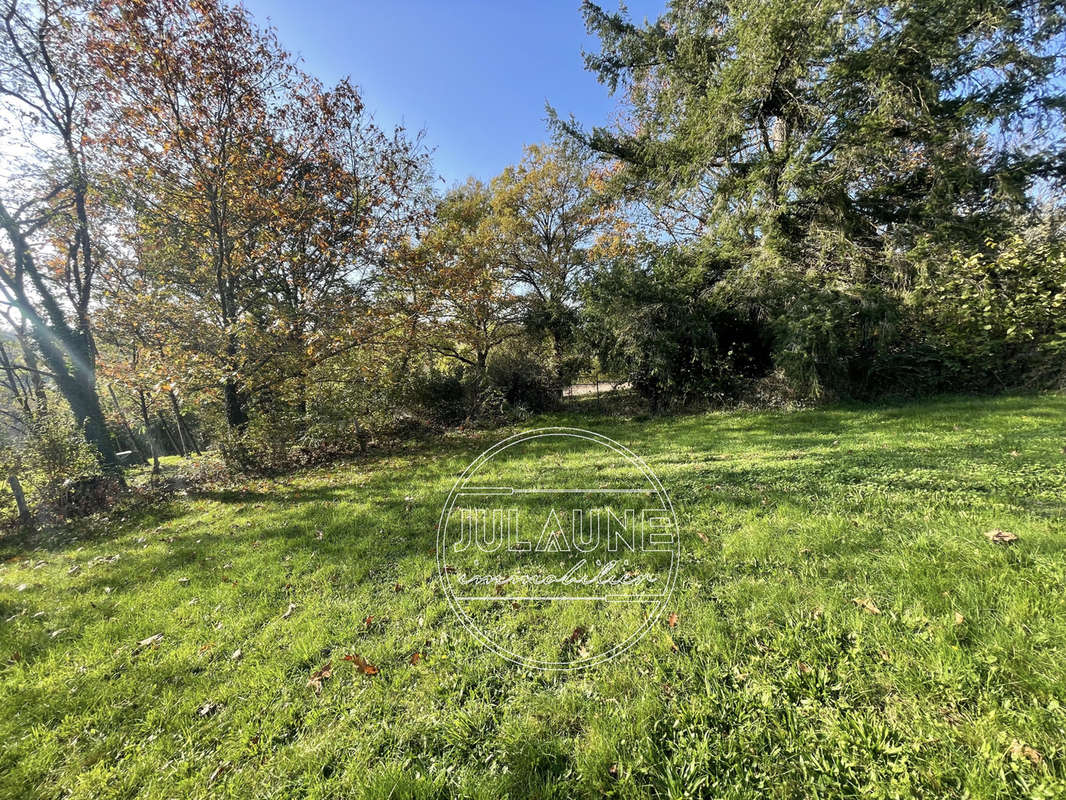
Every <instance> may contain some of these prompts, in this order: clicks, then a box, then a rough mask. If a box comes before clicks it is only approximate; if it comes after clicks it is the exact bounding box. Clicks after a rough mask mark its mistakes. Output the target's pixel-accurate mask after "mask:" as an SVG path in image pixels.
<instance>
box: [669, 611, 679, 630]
mask: <svg viewBox="0 0 1066 800" xmlns="http://www.w3.org/2000/svg"><path fill="white" fill-rule="evenodd" d="M666 624H667V625H669V626H670V627H671V628H676V627H677V612H676V611H674V612H673V613H671V614H670V616H669V617H667V618H666Z"/></svg>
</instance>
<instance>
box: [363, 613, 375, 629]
mask: <svg viewBox="0 0 1066 800" xmlns="http://www.w3.org/2000/svg"><path fill="white" fill-rule="evenodd" d="M373 621H374V617H373V616H368V617H367V618H366V619H364V620H363V625H365V626H366V627H368V628H369V627H370V625H371V623H372V622H373Z"/></svg>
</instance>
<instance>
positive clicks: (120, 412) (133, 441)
mask: <svg viewBox="0 0 1066 800" xmlns="http://www.w3.org/2000/svg"><path fill="white" fill-rule="evenodd" d="M107 390H108V392H110V393H111V402H112V403H114V404H115V411H117V412H118V418H119V419H120V420H121V421H122V427H123V428H125V429H126V435H127V436H129V438H130V444H131V445H132V446H133V450H134V452H136V453H137V457H138V458H139V459H140V463H141V464H147V463H148V457H147V456H146V455H145V454H144V451H143V450H142V449H141V446H140V445H139V444H138V443H137V437H136V436H134V435H133V428H132V427H130V421H129V420H128V419H126V413H125V412H124V411H123V410H122V406H120V405H119V403H118V397H117V396H116V395H115V387H114V386H112V385H111V384H108V385H107Z"/></svg>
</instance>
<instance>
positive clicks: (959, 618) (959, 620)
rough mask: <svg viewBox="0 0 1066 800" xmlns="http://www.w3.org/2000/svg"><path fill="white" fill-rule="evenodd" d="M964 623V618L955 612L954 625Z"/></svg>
mask: <svg viewBox="0 0 1066 800" xmlns="http://www.w3.org/2000/svg"><path fill="white" fill-rule="evenodd" d="M965 621H966V617H964V616H963V615H962V614H960V613H959V612H958V611H956V612H955V624H956V625H961V624H962V623H964V622H965Z"/></svg>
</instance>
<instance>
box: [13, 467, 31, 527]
mask: <svg viewBox="0 0 1066 800" xmlns="http://www.w3.org/2000/svg"><path fill="white" fill-rule="evenodd" d="M7 485H8V486H10V487H11V493H12V494H13V495H15V505H16V506H17V507H18V511H19V524H20V525H29V524H30V523H31V522H33V514H31V513H30V507H29V506H28V505H26V494H25V493H24V492H23V491H22V484H21V483H19V479H18V475H16V474H15V473H14V472H12V473H10V474H9V475H8V476H7Z"/></svg>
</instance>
